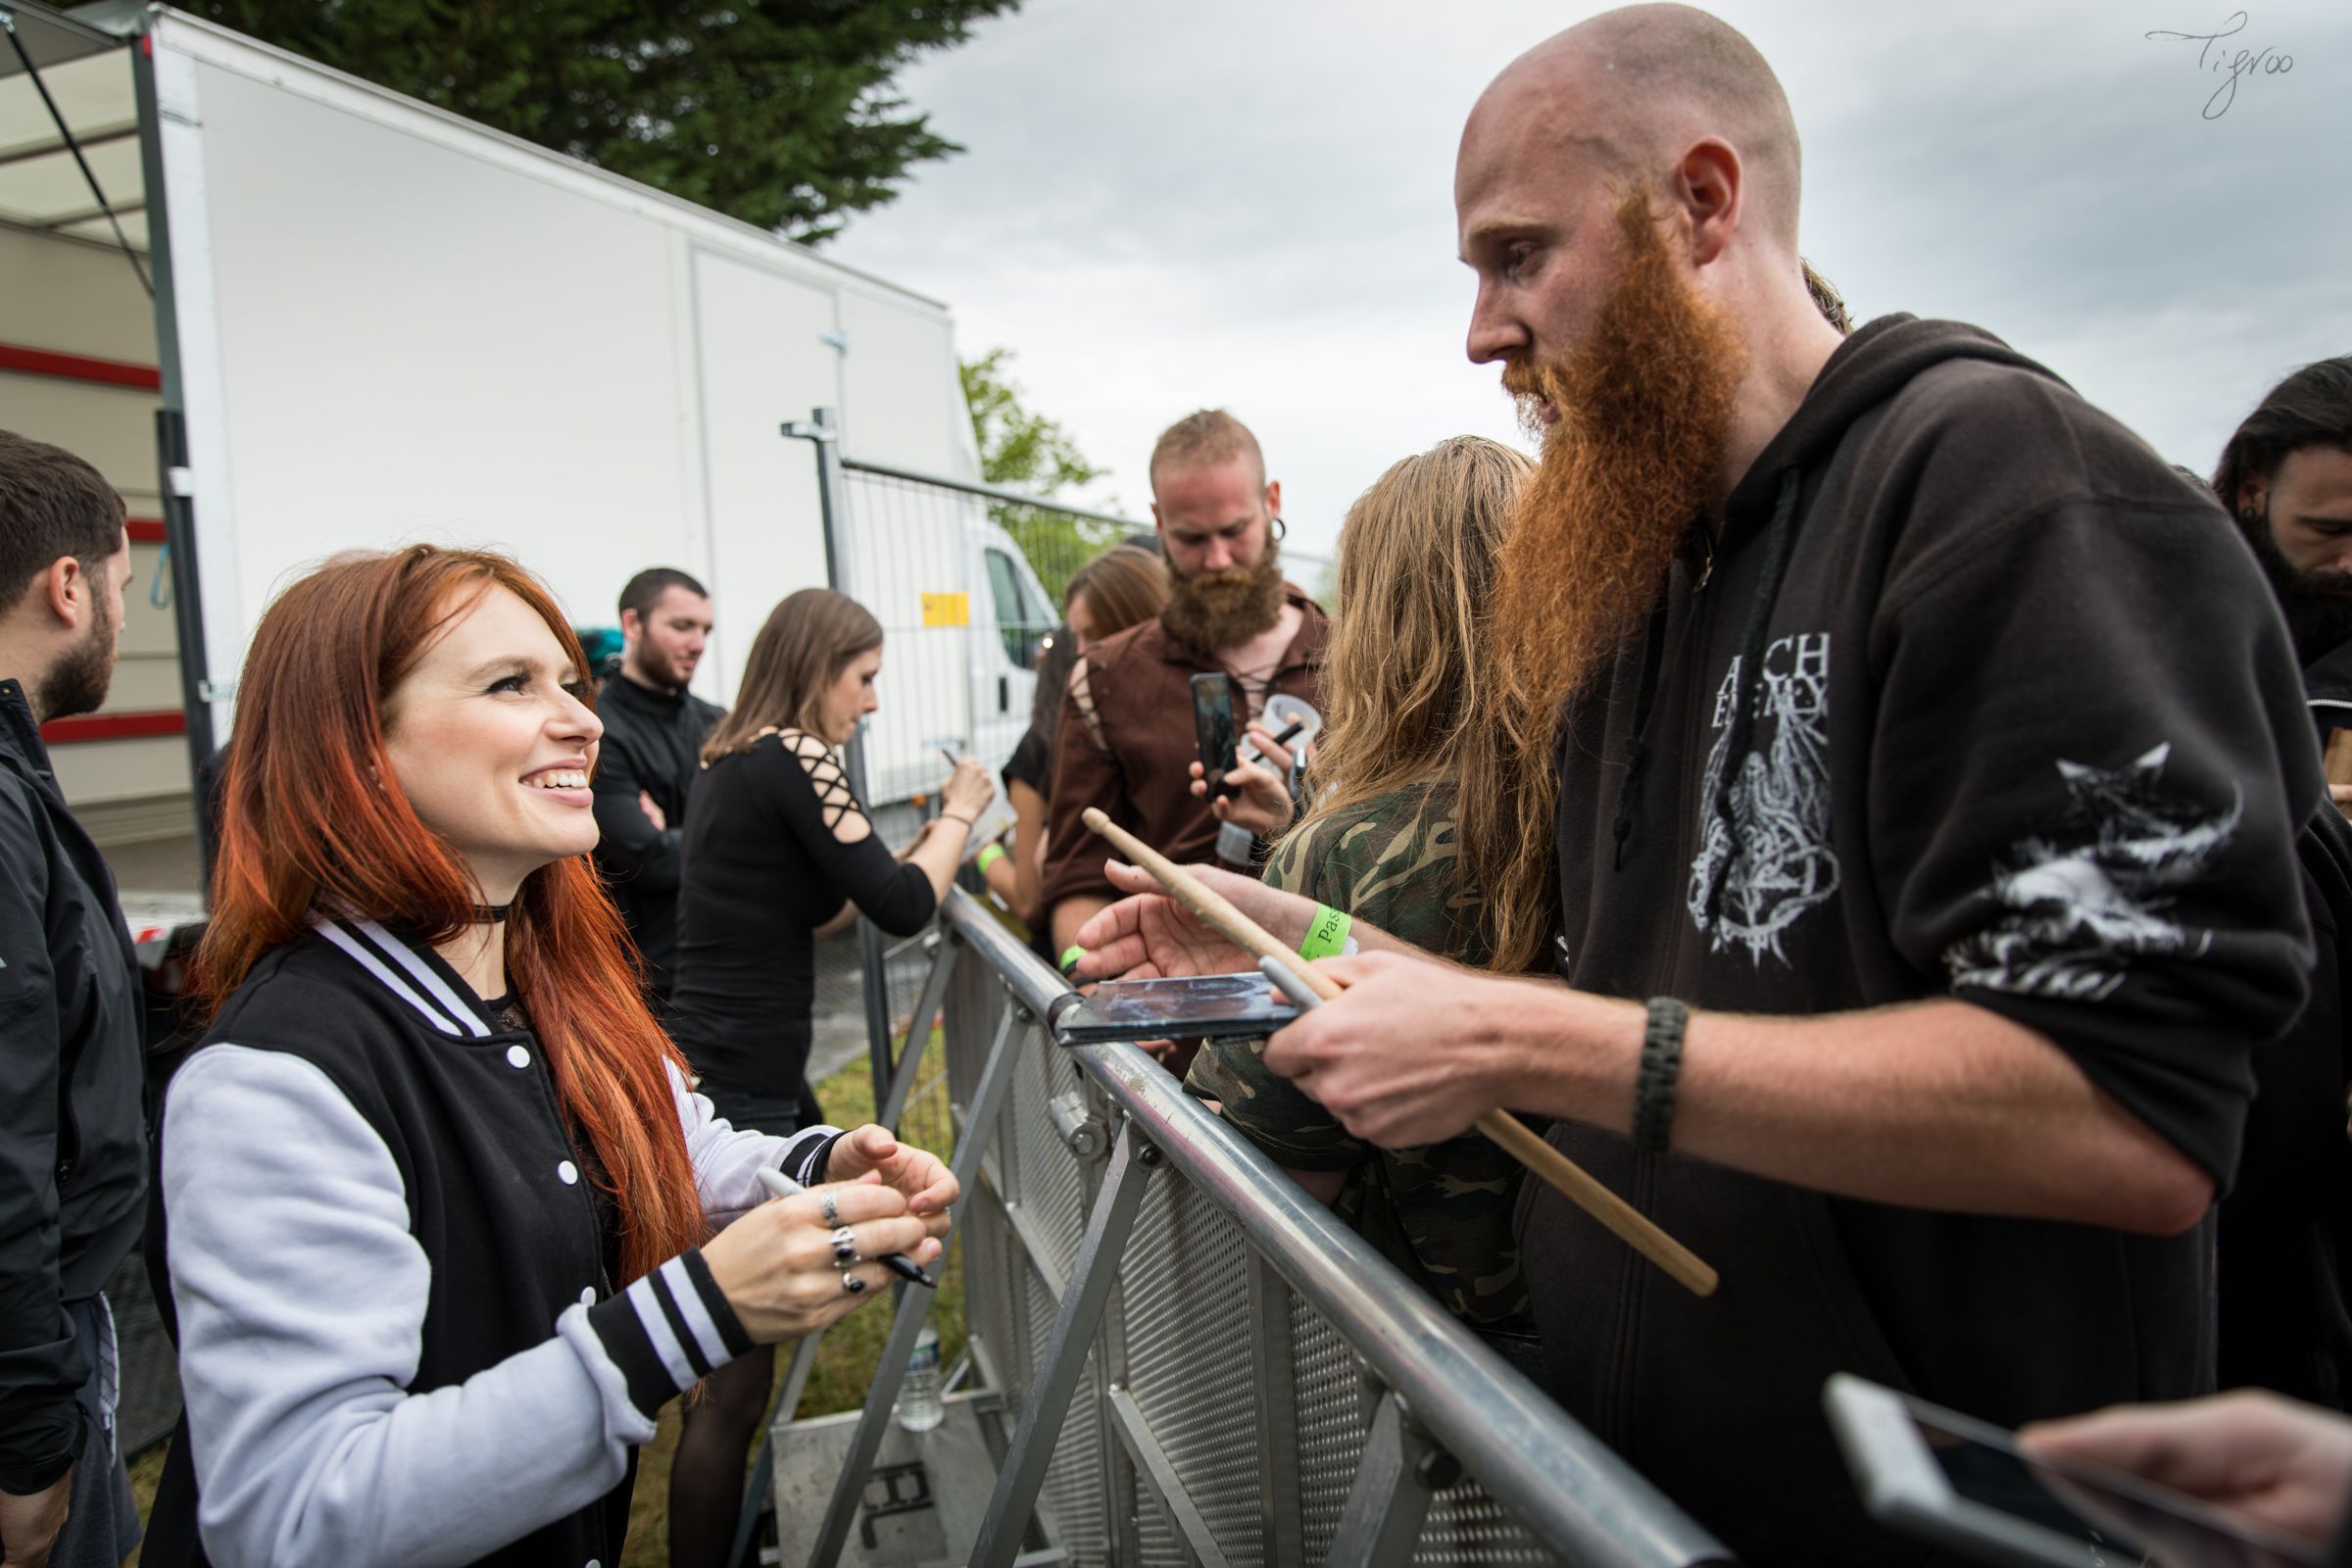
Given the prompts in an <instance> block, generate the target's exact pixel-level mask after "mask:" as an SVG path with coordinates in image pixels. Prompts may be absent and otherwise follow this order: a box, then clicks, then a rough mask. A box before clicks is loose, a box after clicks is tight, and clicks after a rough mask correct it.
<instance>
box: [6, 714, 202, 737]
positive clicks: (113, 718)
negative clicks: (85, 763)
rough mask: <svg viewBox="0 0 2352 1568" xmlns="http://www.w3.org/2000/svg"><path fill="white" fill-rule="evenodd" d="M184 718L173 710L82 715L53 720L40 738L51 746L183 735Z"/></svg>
mask: <svg viewBox="0 0 2352 1568" xmlns="http://www.w3.org/2000/svg"><path fill="white" fill-rule="evenodd" d="M187 732H188V715H187V714H185V713H183V712H181V711H179V710H178V709H176V708H172V709H163V710H159V711H154V712H146V713H84V714H82V715H81V716H79V717H77V718H53V719H51V720H50V721H49V722H48V723H46V724H43V725H42V726H41V739H42V740H44V741H46V742H48V743H49V744H50V745H52V746H72V745H73V744H75V743H76V742H80V741H127V740H136V739H138V738H139V737H141V736H145V735H185V734H186V733H187Z"/></svg>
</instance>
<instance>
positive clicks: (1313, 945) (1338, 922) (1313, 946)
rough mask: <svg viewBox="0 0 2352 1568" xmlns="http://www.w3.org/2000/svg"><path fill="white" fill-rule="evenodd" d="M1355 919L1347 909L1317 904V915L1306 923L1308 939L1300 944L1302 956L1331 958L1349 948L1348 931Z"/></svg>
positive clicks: (1352, 926) (1353, 924) (1300, 954)
mask: <svg viewBox="0 0 2352 1568" xmlns="http://www.w3.org/2000/svg"><path fill="white" fill-rule="evenodd" d="M1354 926H1355V919H1354V917H1353V916H1352V915H1350V914H1348V911H1347V910H1345V909H1335V908H1333V907H1331V906H1330V905H1328V904H1318V905H1316V906H1315V916H1314V918H1313V919H1311V920H1309V921H1307V923H1306V940H1305V941H1303V942H1301V943H1299V956H1300V957H1301V958H1329V957H1333V956H1337V955H1339V954H1342V953H1345V952H1346V951H1347V950H1348V932H1349V931H1350V930H1352V929H1353V928H1354Z"/></svg>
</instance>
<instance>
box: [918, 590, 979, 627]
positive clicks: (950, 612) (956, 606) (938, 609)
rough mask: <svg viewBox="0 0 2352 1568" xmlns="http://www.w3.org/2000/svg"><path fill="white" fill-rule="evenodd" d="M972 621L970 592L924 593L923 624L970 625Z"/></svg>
mask: <svg viewBox="0 0 2352 1568" xmlns="http://www.w3.org/2000/svg"><path fill="white" fill-rule="evenodd" d="M971 623H972V596H971V595H970V594H925V595H923V624H924V625H926V626H969V625H970V624H971Z"/></svg>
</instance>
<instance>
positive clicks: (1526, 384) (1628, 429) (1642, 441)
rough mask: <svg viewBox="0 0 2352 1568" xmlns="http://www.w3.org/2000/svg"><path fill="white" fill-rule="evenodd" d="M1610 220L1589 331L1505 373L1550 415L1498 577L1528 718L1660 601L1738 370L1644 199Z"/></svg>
mask: <svg viewBox="0 0 2352 1568" xmlns="http://www.w3.org/2000/svg"><path fill="white" fill-rule="evenodd" d="M1616 217H1617V231H1618V240H1619V246H1620V255H1621V256H1622V257H1623V261H1622V262H1621V263H1620V265H1619V269H1618V272H1617V277H1616V280H1615V281H1614V282H1613V283H1612V284H1611V285H1610V289H1609V294H1608V298H1607V299H1606V300H1605V301H1604V302H1603V304H1602V306H1601V311H1600V315H1599V317H1598V319H1596V320H1595V321H1594V323H1593V332H1592V335H1591V337H1590V338H1589V339H1588V340H1587V341H1586V343H1585V344H1584V346H1583V347H1582V348H1580V349H1578V350H1577V351H1576V352H1575V353H1574V354H1572V355H1570V356H1568V358H1567V359H1565V360H1564V361H1560V362H1555V363H1552V364H1548V365H1534V364H1530V363H1528V362H1525V361H1517V360H1515V361H1513V362H1511V364H1509V365H1508V366H1506V367H1505V368H1504V370H1503V377H1502V384H1503V388H1504V390H1506V391H1508V392H1510V393H1512V394H1513V395H1514V396H1516V397H1518V398H1519V399H1520V400H1521V402H1522V404H1523V406H1525V405H1532V402H1533V400H1534V399H1535V398H1538V397H1541V398H1543V399H1544V400H1546V401H1548V402H1549V403H1550V404H1551V406H1552V408H1553V409H1555V410H1556V411H1558V414H1559V418H1558V421H1557V422H1556V423H1554V424H1553V425H1551V426H1550V428H1549V430H1548V432H1547V433H1546V434H1545V436H1544V459H1543V463H1542V464H1541V466H1538V468H1537V469H1536V471H1535V473H1534V474H1533V475H1531V476H1530V477H1529V479H1528V482H1527V483H1526V485H1525V486H1523V487H1522V488H1521V490H1520V493H1519V500H1518V504H1517V507H1516V508H1515V510H1514V514H1513V518H1512V526H1511V532H1510V537H1509V538H1508V540H1506V541H1505V543H1504V545H1503V549H1502V553H1501V557H1500V562H1499V567H1498V573H1497V575H1498V578H1499V590H1498V593H1497V602H1496V624H1497V626H1498V627H1499V628H1501V634H1502V635H1501V641H1502V645H1503V650H1504V657H1505V660H1506V662H1507V667H1508V670H1509V672H1510V674H1511V675H1512V676H1513V677H1514V684H1515V686H1516V688H1517V690H1518V692H1519V694H1520V696H1521V698H1522V700H1523V701H1525V702H1527V703H1529V704H1532V705H1534V707H1535V710H1536V714H1538V715H1540V714H1547V713H1549V712H1551V711H1556V710H1557V708H1558V707H1559V705H1560V704H1561V703H1563V702H1565V701H1566V700H1567V699H1568V698H1569V697H1571V696H1574V695H1575V694H1576V693H1577V692H1579V691H1581V690H1582V689H1584V688H1585V687H1586V686H1587V685H1588V684H1589V683H1591V682H1592V681H1593V679H1594V678H1595V677H1596V676H1597V675H1599V674H1600V673H1601V672H1602V671H1603V670H1604V669H1605V668H1606V667H1607V665H1608V664H1609V662H1611V661H1612V660H1613V659H1614V658H1615V657H1616V654H1617V652H1618V650H1619V649H1620V648H1622V647H1623V646H1624V644H1625V643H1626V641H1627V640H1628V639H1629V638H1630V637H1632V636H1633V635H1634V634H1635V633H1636V632H1637V631H1638V630H1639V629H1640V627H1641V625H1642V618H1643V617H1644V616H1645V615H1647V614H1648V613H1649V612H1650V611H1651V610H1652V609H1654V608H1655V607H1656V605H1657V603H1658V601H1659V599H1660V597H1661V595H1662V594H1663V593H1664V591H1665V585H1666V576H1667V572H1668V570H1669V568H1670V567H1671V566H1672V564H1673V563H1674V557H1675V553H1676V552H1677V551H1678V550H1680V549H1681V548H1682V546H1683V544H1684V541H1685V540H1686V539H1688V538H1689V536H1690V532H1691V527H1692V525H1693V524H1694V523H1695V522H1696V521H1697V520H1698V518H1699V516H1700V515H1701V514H1702V513H1703V512H1704V511H1705V510H1706V508H1707V506H1708V504H1709V501H1710V500H1711V498H1712V495H1713V492H1714V487H1715V485H1716V482H1717V477H1718V475H1719V473H1720V472H1721V469H1722V466H1723V461H1724V453H1725V450H1726V448H1727V446H1728V444H1729V441H1730V437H1731V424H1732V411H1733V404H1734V400H1735V396H1736V394H1737V392H1738V389H1739V385H1740V376H1741V375H1742V373H1743V372H1744V370H1745V368H1746V352H1745V349H1744V346H1743V345H1742V344H1741V343H1740V337H1739V334H1738V333H1737V332H1736V331H1735V330H1734V329H1733V327H1732V325H1731V322H1730V321H1729V320H1728V319H1726V318H1725V317H1724V315H1723V313H1722V312H1721V311H1719V310H1718V309H1716V308H1715V307H1714V306H1713V305H1711V304H1709V303H1708V302H1707V301H1706V300H1704V299H1702V298H1700V297H1699V295H1698V294H1697V292H1696V291H1695V290H1694V289H1692V288H1691V285H1690V284H1689V283H1687V282H1685V281H1684V280H1683V278H1682V277H1681V276H1680V275H1679V274H1678V273H1677V272H1676V270H1675V269H1674V265H1673V262H1672V259H1671V258H1670V257H1669V255H1668V254H1667V250H1666V242H1665V240H1664V238H1663V237H1662V236H1661V234H1660V233H1659V230H1658V224H1657V222H1656V221H1655V220H1653V219H1652V218H1651V216H1650V204H1649V197H1648V193H1647V192H1646V191H1636V192H1634V193H1632V194H1631V195H1629V196H1627V197H1626V199H1625V200H1624V201H1623V202H1621V203H1620V204H1619V205H1618V208H1617V215H1616ZM1531 716H1535V715H1531ZM1539 722H1541V720H1539Z"/></svg>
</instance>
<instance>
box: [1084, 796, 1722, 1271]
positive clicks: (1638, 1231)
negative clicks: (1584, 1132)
mask: <svg viewBox="0 0 2352 1568" xmlns="http://www.w3.org/2000/svg"><path fill="white" fill-rule="evenodd" d="M1084 820H1085V822H1086V825H1087V826H1088V827H1089V828H1091V829H1092V830H1094V831H1095V832H1096V833H1099V834H1101V835H1102V836H1103V838H1105V839H1108V840H1109V841H1110V843H1111V846H1112V848H1114V849H1116V850H1117V851H1118V852H1119V853H1120V854H1121V855H1124V856H1126V857H1127V858H1128V859H1130V860H1132V861H1133V862H1134V863H1135V864H1137V865H1139V866H1141V867H1142V868H1143V869H1144V870H1146V871H1148V872H1150V873H1151V875H1152V879H1153V880H1154V881H1156V882H1158V883H1159V885H1160V886H1161V887H1163V888H1166V889H1167V890H1168V896H1169V897H1170V898H1172V899H1174V900H1175V901H1176V902H1177V903H1178V904H1181V905H1183V906H1184V907H1186V908H1187V909H1190V910H1191V911H1192V912H1193V913H1194V914H1195V915H1196V916H1198V917H1199V918H1200V920H1201V924H1203V925H1205V926H1208V927H1209V928H1210V929H1211V930H1214V931H1215V932H1217V933H1218V934H1219V935H1220V936H1223V937H1224V938H1225V939H1226V940H1227V941H1229V942H1232V943H1233V944H1235V945H1236V946H1237V947H1240V948H1241V949H1242V950H1243V951H1244V952H1246V953H1248V954H1249V955H1250V956H1251V957H1254V958H1261V959H1263V958H1271V959H1273V960H1274V961H1275V962H1277V963H1279V964H1281V965H1282V966H1283V967H1284V968H1285V969H1287V970H1289V971H1290V972H1291V973H1292V974H1294V975H1297V976H1298V977H1299V982H1300V983H1301V984H1302V985H1304V986H1305V987H1306V988H1307V989H1308V990H1309V991H1312V992H1313V993H1314V994H1315V995H1316V996H1317V997H1319V998H1321V999H1323V1000H1324V1001H1326V1002H1328V1001H1330V1000H1332V999H1333V998H1335V997H1337V996H1339V995H1340V994H1341V992H1342V990H1343V989H1344V988H1343V987H1342V986H1341V985H1340V984H1339V983H1338V982H1337V981H1335V980H1333V979H1331V978H1330V977H1329V976H1328V975H1326V974H1324V973H1323V972H1322V971H1321V970H1319V969H1317V968H1316V967H1315V966H1314V965H1313V964H1311V963H1309V962H1307V961H1306V960H1305V959H1303V958H1301V957H1299V955H1298V954H1296V953H1294V952H1293V951H1291V949H1290V948H1288V947H1286V946H1285V945H1284V944H1282V943H1281V942H1279V941H1277V940H1276V939H1275V938H1274V936H1273V934H1272V933H1271V932H1269V931H1267V930H1266V929H1265V927H1263V926H1261V925H1259V924H1258V923H1257V922H1256V921H1254V920H1252V919H1250V917H1249V916H1248V915H1246V914H1244V913H1243V912H1242V911H1241V910H1239V909H1237V908H1235V907H1233V904H1232V901H1230V900H1229V899H1227V898H1226V897H1225V896H1224V895H1223V894H1221V893H1219V892H1217V891H1216V889H1214V888H1212V887H1209V886H1208V885H1207V884H1206V883H1204V882H1202V881H1201V879H1200V878H1199V877H1197V876H1194V875H1193V874H1192V873H1191V872H1189V871H1187V870H1185V869H1184V868H1183V867H1182V866H1180V865H1178V864H1176V863H1175V862H1174V861H1173V860H1170V859H1169V858H1167V857H1166V856H1164V855H1162V854H1160V853H1159V852H1158V851H1157V850H1154V849H1153V848H1152V846H1150V845H1149V844H1146V843H1145V842H1144V841H1143V840H1141V839H1139V838H1137V837H1136V836H1135V835H1134V834H1132V833H1130V832H1128V831H1127V830H1126V829H1125V828H1123V827H1121V826H1119V825H1118V824H1117V823H1116V822H1113V821H1112V820H1111V819H1110V818H1109V817H1107V816H1105V815H1103V812H1102V810H1101V809H1098V808H1095V807H1091V806H1090V807H1088V808H1087V809H1086V812H1085V817H1084ZM1478 1130H1479V1131H1480V1132H1481V1133H1483V1134H1485V1135H1486V1136H1487V1137H1488V1138H1489V1139H1491V1140H1492V1141H1493V1142H1494V1143H1495V1144H1496V1145H1498V1146H1499V1147H1500V1148H1501V1149H1502V1150H1503V1151H1504V1152H1506V1153H1508V1154H1509V1155H1510V1156H1511V1157H1512V1158H1514V1159H1516V1160H1518V1161H1519V1163H1521V1164H1522V1165H1525V1166H1526V1167H1527V1168H1528V1169H1529V1170H1532V1171H1534V1172H1535V1173H1536V1174H1537V1175H1538V1176H1541V1177H1542V1178H1543V1179H1544V1181H1545V1182H1547V1183H1549V1184H1550V1185H1551V1186H1552V1188H1554V1189H1555V1190H1556V1191H1557V1192H1559V1194H1560V1195H1561V1196H1562V1197H1564V1198H1566V1199H1567V1200H1568V1201H1570V1202H1572V1203H1574V1204H1576V1206H1577V1207H1579V1208H1581V1209H1583V1210H1584V1211H1585V1212H1586V1213H1588V1214H1590V1215H1592V1216H1593V1218H1594V1219H1596V1220H1598V1221H1600V1223H1601V1224H1603V1225H1605V1226H1607V1227H1608V1228H1609V1230H1610V1231H1612V1232H1613V1233H1615V1235H1616V1236H1617V1237H1618V1239H1619V1240H1621V1241H1623V1242H1624V1243H1625V1244H1626V1245H1627V1246H1628V1247H1631V1248H1632V1249H1633V1250H1635V1251H1637V1252H1640V1253H1641V1254H1642V1256H1643V1257H1646V1258H1648V1259H1649V1260H1650V1261H1651V1262H1652V1263H1655V1264H1656V1265H1657V1266H1658V1267H1660V1268H1662V1269H1664V1270H1665V1271H1666V1272H1667V1273H1668V1274H1669V1275H1671V1276H1672V1277H1673V1278H1674V1280H1675V1282H1676V1283H1677V1284H1679V1285H1681V1286H1683V1287H1684V1288H1685V1289H1686V1290H1689V1291H1691V1293H1693V1294H1694V1295H1698V1296H1712V1295H1714V1294H1715V1286H1716V1283H1717V1278H1718V1277H1717V1275H1716V1273H1715V1270H1714V1269H1712V1268H1710V1267H1709V1266H1708V1265H1707V1264H1706V1263H1705V1262H1704V1261H1703V1260H1702V1259H1700V1257H1699V1256H1698V1254H1696V1253H1695V1252H1693V1251H1691V1249H1689V1248H1687V1247H1685V1246H1684V1245H1683V1244H1682V1243H1680V1242H1678V1241H1676V1240H1675V1239H1674V1238H1673V1237H1671V1236H1669V1235H1667V1234H1666V1233H1665V1232H1664V1231H1662V1230H1660V1229H1659V1228H1658V1226H1657V1224H1656V1222H1655V1221H1653V1220H1652V1219H1650V1217H1649V1216H1648V1215H1646V1214H1644V1213H1642V1211H1641V1210H1640V1209H1638V1208H1636V1207H1634V1205H1633V1204H1631V1203H1629V1202H1627V1201H1625V1200H1624V1199H1622V1198H1619V1197H1618V1196H1617V1195H1616V1194H1615V1193H1612V1192H1610V1191H1609V1190H1608V1189H1607V1188H1606V1187H1603V1186H1602V1185H1601V1184H1600V1183H1599V1182H1598V1181H1596V1180H1594V1179H1593V1176H1592V1174H1591V1173H1590V1172H1588V1171H1587V1170H1586V1169H1585V1168H1584V1167H1583V1166H1581V1165H1579V1164H1577V1163H1576V1161H1574V1160H1572V1159H1570V1158H1569V1157H1568V1156H1567V1155H1566V1154H1563V1153H1561V1152H1559V1151H1558V1150H1556V1149H1554V1148H1552V1147H1551V1146H1550V1145H1549V1144H1547V1143H1545V1142H1544V1140H1543V1139H1541V1138H1538V1137H1537V1136H1536V1135H1535V1134H1534V1133H1533V1132H1532V1131H1530V1130H1529V1128H1528V1126H1527V1124H1526V1123H1525V1122H1523V1121H1521V1120H1520V1119H1519V1118H1518V1117H1516V1116H1514V1115H1512V1114H1511V1113H1510V1112H1509V1111H1507V1110H1502V1109H1499V1108H1497V1109H1495V1110H1489V1111H1485V1112H1482V1113H1481V1114H1480V1116H1479V1118H1478Z"/></svg>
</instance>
